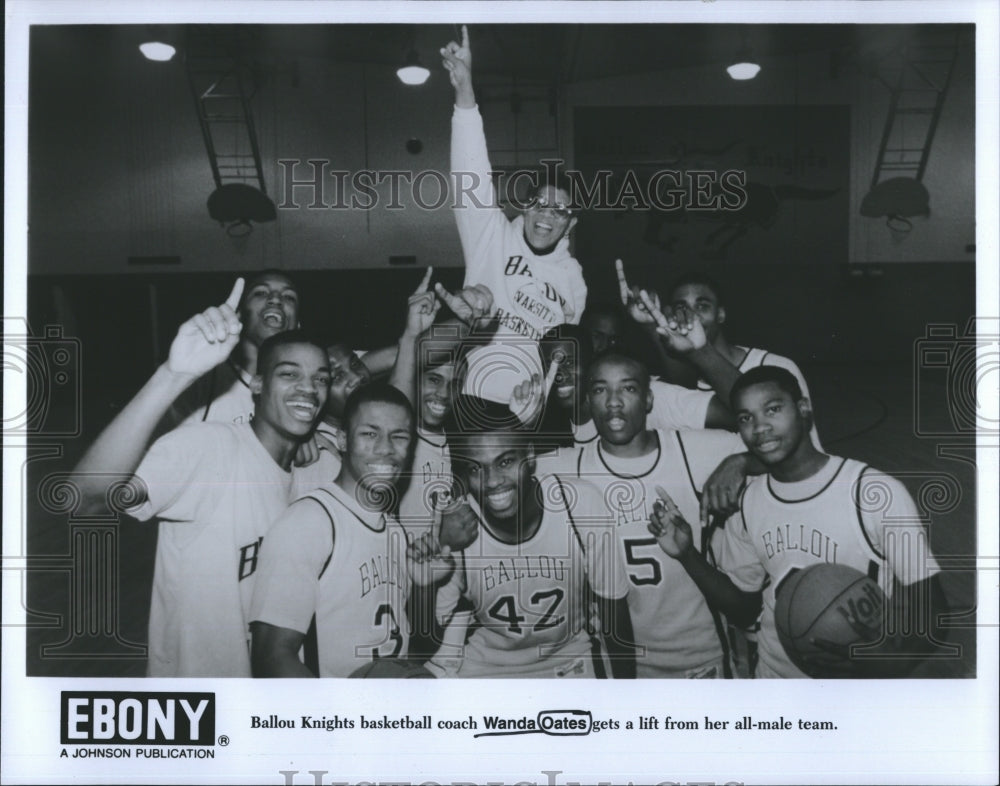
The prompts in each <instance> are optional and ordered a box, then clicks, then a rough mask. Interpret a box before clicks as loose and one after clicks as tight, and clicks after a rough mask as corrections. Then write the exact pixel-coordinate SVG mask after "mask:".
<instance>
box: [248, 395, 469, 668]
mask: <svg viewBox="0 0 1000 786" xmlns="http://www.w3.org/2000/svg"><path fill="white" fill-rule="evenodd" d="M413 425H414V424H413V409H412V407H411V405H410V402H409V400H407V398H406V397H405V396H404V395H403V394H402V393H401V392H400V391H399V390H397V389H396V388H394V387H392V386H391V385H386V384H382V383H372V384H370V385H365V386H363V387H361V388H360V389H358V390H357V391H355V392H354V393H353V394H351V396H350V397H349V398H348V400H347V405H346V407H345V409H344V426H345V431H346V434H347V445H346V450H345V452H344V456H343V465H342V468H341V471H340V475H338V476H337V479H336V481H335V482H334V483H330V484H328V485H326V486H322V487H320V488H318V489H316V490H314V491H313V492H311V493H310V494H308V495H307V496H305V497H303V498H301V499H299V500H297V501H296V502H294V503H293V504H292V505H291V506H289V507H288V509H287V510H286V511H285V512H284V513H283V514H282V515H281V516H280V518H279V519H278V520H277V521H276V522H275V524H274V527H273V528H272V530H271V533H270V534H269V536H268V542H267V545H266V547H265V548H264V550H263V553H262V556H261V568H260V580H259V582H258V585H257V587H256V590H255V592H254V596H253V603H252V606H251V612H250V618H251V620H252V621H253V622H252V624H251V630H252V633H253V671H254V675H255V676H258V677H312V676H319V677H346V676H348V675H349V674H351V672H353V671H354V670H355V669H357V668H358V667H360V666H362V665H364V664H365V663H367V662H370V661H372V660H376V659H379V658H405V657H406V656H407V653H408V649H409V640H410V632H411V620H410V618H409V616H408V613H407V603H408V601H409V600H410V598H411V595H412V594H413V587H411V581H414V580H415V581H424V582H426V583H431V582H432V581H433V573H432V572H431V571H430V570H429V569H428V570H421V569H418V567H417V566H416V565H415V564H410V565H408V564H407V563H408V560H407V552H408V539H407V535H406V532H405V530H403V528H402V527H401V526H400V525H399V523H398V522H397V521H396V519H395V518H394V517H393V516H392V514H391V510H392V507H393V505H394V503H395V499H396V494H397V490H396V488H395V486H396V483H397V482H398V480H399V478H400V477H401V476H402V474H403V473H404V472H405V470H406V467H407V466H408V463H409V458H410V451H411V447H412V446H411V443H412V440H413ZM445 559H447V556H446V555H445V557H443V558H441V560H442V565H441V566H440V567H441V569H447V570H450V569H451V568H450V567H446V566H445V565H444V564H443V560H445ZM411 562H412V560H411ZM428 567H429V566H428ZM421 590H422V585H419V584H418V585H417V589H416V591H417V592H418V593H419V592H420V591H421ZM427 606H428V603H427V602H421V601H420V600H419V599H418V600H415V601H414V607H415V608H426V607H427ZM313 624H314V625H315V630H316V646H315V651H314V652H312V651H311V648H308V649H307V651H306V653H305V658H306V661H307V662H308V665H307V663H304V662H303V661H302V660H300V659H299V651H300V649H301V648H302V647H303V643H304V642H305V640H306V634H307V632H308V631H309V629H310V626H311V625H313ZM416 629H417V630H419V627H417V628H416Z"/></svg>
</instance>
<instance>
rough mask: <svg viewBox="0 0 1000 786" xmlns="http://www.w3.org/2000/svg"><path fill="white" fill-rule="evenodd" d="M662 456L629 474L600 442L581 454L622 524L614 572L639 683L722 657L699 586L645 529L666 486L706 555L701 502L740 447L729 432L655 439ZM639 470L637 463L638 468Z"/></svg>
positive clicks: (663, 434)
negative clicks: (619, 578)
mask: <svg viewBox="0 0 1000 786" xmlns="http://www.w3.org/2000/svg"><path fill="white" fill-rule="evenodd" d="M656 436H657V450H656V453H655V454H654V455H651V456H644V457H642V459H629V460H628V463H629V464H630V465H631V466H630V467H629V469H633V470H634V472H628V471H622V470H623V469H624V467H623V463H624V462H622V461H621V460H620V459H616V458H615V457H614V456H608V455H607V453H606V452H605V451H604V449H603V448H602V447H601V443H600V441H597V442H593V443H591V444H589V445H587V446H585V447H584V448H583V449H582V450H581V451H580V456H579V460H578V469H577V471H578V473H579V475H580V477H583V478H584V479H587V480H590V481H591V482H592V483H594V484H595V485H597V486H598V487H599V488H602V489H603V490H604V498H605V502H606V504H607V505H608V508H609V509H610V510H611V512H612V514H613V516H614V519H615V521H616V523H617V525H618V526H617V528H616V530H615V546H616V552H617V561H616V568H617V570H618V571H620V572H621V573H622V574H623V575H624V577H625V581H624V582H621V584H620V585H619V586H622V585H623V586H624V587H626V588H627V590H626V591H627V597H628V606H629V612H630V613H631V617H632V629H633V632H634V636H635V642H636V644H638V645H640V647H642V648H644V649H645V651H642V650H639V651H638V652H637V654H636V668H637V675H638V676H639V677H681V676H685V675H686V674H692V673H695V672H697V671H698V669H699V667H702V666H705V665H706V664H709V663H711V662H713V661H718V660H719V659H721V658H722V656H723V646H722V640H721V639H720V629H717V627H716V621H715V619H714V618H713V616H712V613H711V611H710V610H709V607H708V603H707V602H706V600H705V596H704V595H703V594H702V592H701V590H700V589H698V585H697V584H695V583H694V581H693V580H692V579H691V577H690V576H688V574H687V572H686V571H685V570H684V568H683V567H681V565H680V563H679V562H677V560H675V559H672V558H671V557H669V556H667V555H666V554H665V553H664V552H663V551H662V549H660V547H659V545H658V544H657V542H656V538H654V537H653V536H652V535H651V534H650V532H649V530H648V529H647V524H648V523H649V519H650V516H651V515H652V512H653V503H654V502H655V501H656V498H657V493H656V490H655V489H656V487H657V486H661V487H662V488H663V489H664V490H665V491H666V492H667V493H668V494H669V495H670V498H671V499H672V500H673V501H674V503H675V504H676V505H677V507H678V508H679V509H680V511H681V513H682V514H683V516H684V518H685V520H686V521H687V522H688V523H689V524H690V525H691V532H692V535H693V537H694V544H695V548H698V549H699V550H703V546H704V544H703V543H702V538H703V533H702V527H701V523H700V510H699V508H700V502H699V494H700V493H701V487H702V484H703V483H704V481H705V480H706V479H707V477H708V474H710V473H711V471H712V469H714V468H715V467H716V466H718V464H719V463H720V462H721V461H722V460H723V459H724V458H726V456H728V455H730V454H732V453H734V452H739V451H741V450H742V448H743V443H742V441H741V440H740V439H739V437H737V436H736V435H734V434H730V433H728V432H725V431H708V430H702V431H686V432H684V433H683V434H681V433H680V432H677V431H657V432H656ZM633 462H634V463H633Z"/></svg>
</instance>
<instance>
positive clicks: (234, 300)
mask: <svg viewBox="0 0 1000 786" xmlns="http://www.w3.org/2000/svg"><path fill="white" fill-rule="evenodd" d="M241 297H243V279H242V278H238V279H236V283H235V284H233V291H232V292H230V293H229V297H227V298H226V305H227V306H229V307H230V308H231V309H232V310H233V311H235V310H236V307H237V306H239V304H240V298H241Z"/></svg>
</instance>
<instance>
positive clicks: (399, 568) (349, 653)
mask: <svg viewBox="0 0 1000 786" xmlns="http://www.w3.org/2000/svg"><path fill="white" fill-rule="evenodd" d="M308 498H309V499H312V500H315V501H316V502H318V503H319V504H320V505H322V506H323V509H324V510H325V511H326V513H327V516H328V517H329V519H330V526H331V528H332V530H333V533H334V535H333V554H332V555H331V557H330V560H329V562H328V563H327V564H326V566H325V567H324V568H323V571H322V573H321V574H320V576H319V587H318V589H317V591H316V647H317V651H318V664H319V676H320V677H346V676H348V675H349V674H350V673H351V672H352V671H354V670H355V669H357V668H359V667H360V666H363V665H364V664H366V663H369V662H371V661H372V660H374V659H377V658H396V657H405V656H406V653H407V644H408V640H409V636H410V624H409V620H408V618H407V616H406V601H407V598H408V597H409V592H410V579H409V574H408V573H407V569H406V546H407V539H406V533H405V531H404V530H403V528H402V527H401V526H400V525H399V523H398V522H397V521H396V520H395V519H393V518H391V517H385V516H383V517H381V518H380V524H381V529H373V528H372V527H371V526H370V523H371V522H370V521H366V520H365V518H369V519H370V518H371V517H365V518H362V516H359V515H358V514H357V513H356V512H355V511H354V510H353V508H352V506H351V504H350V500H346V501H345V499H344V495H343V492H341V491H340V488H339V487H338V486H335V485H332V484H331V485H329V486H325V487H323V488H320V489H317V490H316V491H314V492H313V493H311V494H309V495H308Z"/></svg>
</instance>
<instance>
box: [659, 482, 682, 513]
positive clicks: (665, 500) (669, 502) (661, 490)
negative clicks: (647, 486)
mask: <svg viewBox="0 0 1000 786" xmlns="http://www.w3.org/2000/svg"><path fill="white" fill-rule="evenodd" d="M656 496H658V497H659V498H660V499H661V500H663V504H664V505H666V506H667V510H668V511H670V509H671V508H673V509H674V510H677V506H676V505H675V504H674V501H673V500H672V499H670V495H669V494H668V493H667V490H666V489H665V488H663V486H656Z"/></svg>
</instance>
